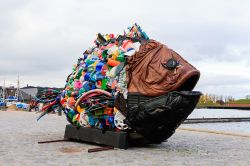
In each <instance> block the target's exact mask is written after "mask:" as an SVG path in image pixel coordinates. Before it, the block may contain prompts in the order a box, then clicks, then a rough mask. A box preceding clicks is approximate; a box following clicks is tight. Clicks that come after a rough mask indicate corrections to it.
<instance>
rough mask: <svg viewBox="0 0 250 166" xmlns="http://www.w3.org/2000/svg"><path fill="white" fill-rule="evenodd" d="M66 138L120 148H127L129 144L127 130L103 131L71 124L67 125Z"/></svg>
mask: <svg viewBox="0 0 250 166" xmlns="http://www.w3.org/2000/svg"><path fill="white" fill-rule="evenodd" d="M64 138H65V139H72V140H77V141H83V142H89V143H96V144H101V145H108V146H113V147H115V148H120V149H127V148H128V144H129V136H128V133H127V132H123V131H119V132H115V131H102V130H100V129H95V128H86V127H76V126H73V125H70V124H69V125H66V128H65V134H64Z"/></svg>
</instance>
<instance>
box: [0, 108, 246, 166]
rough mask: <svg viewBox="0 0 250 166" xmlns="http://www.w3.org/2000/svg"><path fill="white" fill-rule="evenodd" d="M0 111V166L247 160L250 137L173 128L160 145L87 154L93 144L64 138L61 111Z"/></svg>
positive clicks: (232, 162)
mask: <svg viewBox="0 0 250 166" xmlns="http://www.w3.org/2000/svg"><path fill="white" fill-rule="evenodd" d="M36 117H37V114H35V113H29V112H17V111H0V166H9V165H22V166H24V165H129V166H130V165H150V166H151V165H202V166H204V165H206V166H207V165H222V166H224V165H237V166H238V165H249V164H250V157H249V156H250V137H240V136H229V135H220V134H213V133H201V132H193V131H185V130H177V132H176V133H175V134H174V135H173V136H172V137H171V138H170V139H169V140H168V141H167V142H164V143H162V144H160V145H150V146H147V147H143V148H129V149H128V150H119V149H115V150H109V151H102V152H97V153H88V152H87V150H88V149H89V148H93V147H96V146H93V145H89V144H83V143H76V142H57V143H49V144H38V143H37V142H38V141H47V140H55V139H62V138H63V134H64V128H65V125H66V120H65V119H64V116H61V117H58V116H57V115H49V116H46V117H44V118H43V119H41V120H40V121H39V122H36Z"/></svg>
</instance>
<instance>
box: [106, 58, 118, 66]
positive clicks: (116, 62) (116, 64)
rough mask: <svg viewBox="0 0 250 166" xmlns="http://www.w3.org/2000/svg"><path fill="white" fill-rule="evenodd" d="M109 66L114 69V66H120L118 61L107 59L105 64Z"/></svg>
mask: <svg viewBox="0 0 250 166" xmlns="http://www.w3.org/2000/svg"><path fill="white" fill-rule="evenodd" d="M107 64H108V65H109V66H112V67H114V66H118V65H119V64H120V62H119V61H116V60H113V59H111V58H108V63H107Z"/></svg>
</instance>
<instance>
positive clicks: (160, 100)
mask: <svg viewBox="0 0 250 166" xmlns="http://www.w3.org/2000/svg"><path fill="white" fill-rule="evenodd" d="M200 96H201V93H200V92H197V91H180V92H177V91H173V92H169V93H167V94H165V95H162V96H159V97H154V98H152V97H151V98H150V97H145V96H141V95H139V94H131V93H129V94H128V100H127V105H128V109H127V116H126V120H125V121H126V123H127V124H128V125H130V126H131V127H132V129H134V130H135V131H136V132H138V133H140V134H141V135H143V136H144V137H145V139H146V140H147V141H148V142H149V143H161V142H162V141H165V140H166V139H167V138H169V137H170V136H171V135H173V133H174V132H175V130H176V128H177V127H178V126H179V125H180V124H181V123H182V122H183V121H184V120H185V119H186V118H187V117H188V115H190V114H191V112H192V111H193V110H194V108H195V106H196V104H197V103H198V101H199V98H200ZM136 103H137V104H136ZM138 103H139V104H138Z"/></svg>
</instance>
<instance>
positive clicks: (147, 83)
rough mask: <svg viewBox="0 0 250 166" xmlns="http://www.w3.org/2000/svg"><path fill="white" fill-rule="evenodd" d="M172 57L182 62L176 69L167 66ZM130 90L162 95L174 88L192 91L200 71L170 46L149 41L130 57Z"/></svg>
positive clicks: (127, 69)
mask: <svg viewBox="0 0 250 166" xmlns="http://www.w3.org/2000/svg"><path fill="white" fill-rule="evenodd" d="M169 59H174V60H176V61H177V62H178V63H179V65H178V66H177V67H176V68H174V69H169V68H167V67H165V66H164V64H166V62H167V61H168V60H169ZM126 71H127V82H128V92H131V93H134V92H137V93H140V94H142V95H146V96H159V95H162V94H166V93H167V92H170V91H174V90H192V89H193V88H194V86H195V85H196V83H197V81H198V80H199V77H200V72H199V71H198V70H197V69H196V68H195V67H193V66H192V65H191V64H189V63H188V62H187V61H186V60H184V59H183V58H182V57H181V56H180V55H179V54H178V53H176V52H175V51H173V50H171V49H169V48H167V46H165V45H163V44H161V43H159V42H157V41H154V40H149V41H148V42H145V43H144V44H142V45H141V46H140V49H139V51H138V52H136V53H135V54H134V55H133V56H131V57H128V59H127V67H126Z"/></svg>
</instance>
